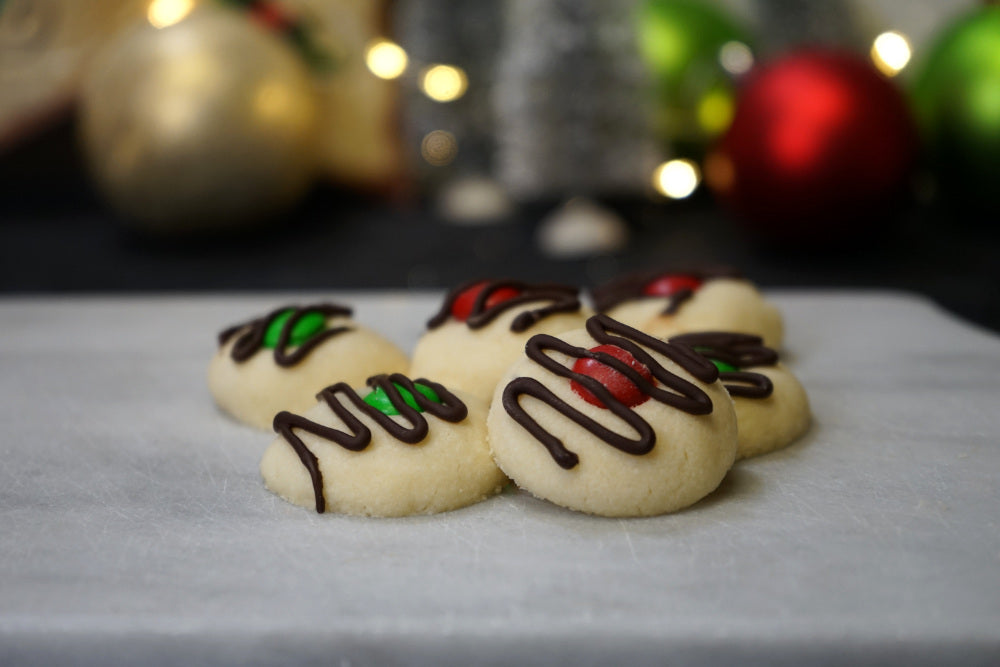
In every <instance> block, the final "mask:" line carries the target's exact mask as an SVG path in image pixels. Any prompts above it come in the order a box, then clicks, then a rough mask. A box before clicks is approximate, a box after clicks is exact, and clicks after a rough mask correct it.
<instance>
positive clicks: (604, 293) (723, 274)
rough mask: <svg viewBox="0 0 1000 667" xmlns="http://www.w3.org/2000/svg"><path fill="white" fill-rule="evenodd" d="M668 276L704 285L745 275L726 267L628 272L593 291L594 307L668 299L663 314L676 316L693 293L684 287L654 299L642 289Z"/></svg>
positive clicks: (605, 309)
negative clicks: (679, 277) (688, 279)
mask: <svg viewBox="0 0 1000 667" xmlns="http://www.w3.org/2000/svg"><path fill="white" fill-rule="evenodd" d="M667 275H679V276H690V277H692V278H696V279H698V280H700V281H702V282H708V281H709V280H715V279H717V278H741V277H742V275H741V274H740V273H739V272H738V271H736V270H735V269H731V268H727V267H711V268H704V267H703V268H691V269H677V270H672V269H660V270H653V271H637V272H635V273H629V274H626V275H624V276H621V277H620V278H617V279H615V280H612V281H610V282H608V283H605V284H604V285H601V286H599V287H595V288H593V289H592V290H591V291H590V295H591V298H592V299H593V301H594V308H596V309H597V311H598V312H602V313H603V312H605V311H607V310H611V309H612V308H614V307H615V306H617V305H619V304H621V303H624V302H625V301H631V300H632V299H662V298H666V299H667V305H666V307H665V308H664V310H663V314H664V315H673V314H675V313H676V312H677V311H678V309H680V307H681V306H682V305H684V303H685V302H686V301H687V300H688V299H690V298H691V297H692V296H694V290H692V289H689V288H684V289H680V290H677V291H676V292H674V293H673V294H671V295H670V296H669V297H662V296H654V295H650V294H646V293H645V292H643V290H644V289H645V288H646V286H647V285H649V284H650V283H652V282H653V281H655V280H656V279H657V278H661V277H663V276H667Z"/></svg>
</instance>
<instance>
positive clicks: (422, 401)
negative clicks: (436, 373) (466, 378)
mask: <svg viewBox="0 0 1000 667" xmlns="http://www.w3.org/2000/svg"><path fill="white" fill-rule="evenodd" d="M416 382H418V383H420V384H422V385H425V386H427V387H430V388H431V389H432V390H433V391H434V393H436V394H437V395H438V398H440V399H441V403H436V402H434V401H433V400H431V399H429V398H427V397H426V396H424V395H423V394H422V393H421V392H419V391H417V390H416V389H415V388H414V384H415V383H414V382H413V381H411V380H410V379H409V378H408V377H406V376H405V375H402V374H401V373H393V374H391V375H387V374H382V375H374V376H372V377H370V378H368V381H367V384H368V386H369V387H372V388H378V389H382V391H384V392H385V394H386V396H387V397H388V398H389V401H390V402H391V403H392V405H393V407H395V408H396V410H397V411H398V412H399V417H401V418H402V420H403V421H404V422H405V423H399V422H398V421H396V420H395V419H393V418H392V417H390V416H388V415H386V414H383V413H382V412H380V411H379V410H378V409H377V408H374V407H372V406H371V405H368V404H367V403H365V399H364V398H362V397H361V396H359V395H358V393H357V392H356V391H354V389H353V388H351V386H350V385H348V384H347V383H344V382H338V383H337V384H334V385H331V386H329V387H327V388H326V389H324V390H323V391H321V392H320V393H319V394H318V395H317V398H319V399H320V400H322V401H326V404H327V405H328V406H330V409H331V410H333V413H334V414H335V415H337V416H338V417H340V419H341V420H342V421H343V422H344V424H345V425H346V426H347V429H348V430H347V431H341V430H339V429H336V428H331V427H329V426H324V425H323V424H317V423H316V422H314V421H312V420H310V419H306V418H305V417H303V416H301V415H296V414H293V413H291V412H287V411H284V412H279V413H278V414H277V415H275V416H274V430H275V432H276V433H277V434H278V435H280V436H281V437H282V438H284V439H285V442H287V443H288V444H289V445H291V447H292V449H294V450H295V453H296V454H298V456H299V460H300V461H302V465H304V466H305V467H306V470H307V471H309V477H310V478H311V479H312V485H313V493H314V494H315V496H316V511H317V512H319V513H320V514H322V513H323V512H324V511H326V497H325V495H324V494H323V472H322V471H321V470H320V469H319V459H317V458H316V455H315V454H313V453H312V451H310V450H309V448H308V447H306V444H305V443H304V442H302V439H301V438H300V437H299V436H297V435H295V429H301V430H303V431H305V432H307V433H312V434H313V435H316V436H319V437H320V438H324V439H326V440H329V441H331V442H335V443H337V444H338V445H340V446H341V447H343V448H344V449H348V450H350V451H352V452H360V451H362V450H364V449H365V448H366V447H367V446H368V445H369V444H370V443H371V438H372V433H371V430H370V429H369V428H368V427H367V426H365V425H364V423H362V422H361V420H360V419H358V417H357V416H356V415H355V414H354V413H353V412H351V411H350V410H349V409H348V408H347V407H346V406H345V405H344V404H343V403H342V402H341V400H340V396H346V397H347V399H348V400H349V401H350V402H351V403H352V404H354V407H355V408H357V409H358V410H360V411H361V412H363V413H364V414H365V415H367V416H368V417H370V418H371V419H373V420H375V422H376V423H377V424H378V425H379V426H381V427H382V428H383V429H385V431H386V432H387V433H389V435H391V436H392V437H394V438H396V439H397V440H399V441H400V442H404V443H406V444H409V445H416V444H418V443H419V442H421V441H422V440H423V439H424V438H426V437H427V432H428V426H427V420H426V419H425V418H424V416H423V415H422V414H421V413H420V412H419V411H418V410H416V409H414V408H412V407H410V406H409V405H407V404H406V401H405V400H404V399H403V397H402V395H401V394H400V392H399V388H398V387H396V385H397V384H398V385H400V386H402V387H403V388H404V389H406V390H407V391H408V392H410V394H412V396H413V400H414V401H415V402H416V403H417V405H418V406H419V407H420V408H422V409H423V411H424V412H429V413H431V414H432V415H435V416H436V417H440V418H441V419H443V420H445V421H448V422H452V423H454V422H460V421H462V420H463V419H465V418H466V416H467V415H468V414H469V410H468V408H466V407H465V403H463V402H462V401H461V400H460V399H459V398H458V397H457V396H455V395H454V394H452V393H451V392H450V391H448V390H447V389H445V388H444V387H443V386H442V385H440V384H438V383H436V382H431V381H430V380H425V379H419V380H416Z"/></svg>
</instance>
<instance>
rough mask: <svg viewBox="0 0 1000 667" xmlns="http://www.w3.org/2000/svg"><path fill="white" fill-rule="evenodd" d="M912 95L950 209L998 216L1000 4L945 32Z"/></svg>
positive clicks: (920, 72)
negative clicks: (977, 210) (955, 207)
mask: <svg viewBox="0 0 1000 667" xmlns="http://www.w3.org/2000/svg"><path fill="white" fill-rule="evenodd" d="M912 93H913V104H914V110H915V114H916V117H917V121H918V122H919V124H920V129H921V131H922V134H923V137H922V138H923V143H924V146H925V148H926V152H927V159H928V164H929V167H930V169H931V171H932V173H933V174H934V177H935V179H936V181H937V184H938V185H939V187H940V189H941V190H942V191H943V193H944V195H945V196H946V197H947V198H949V199H950V200H951V202H950V203H952V204H959V205H965V206H967V207H969V208H984V209H988V210H993V211H996V210H1000V198H998V197H996V195H995V194H994V191H995V189H996V179H997V174H998V173H1000V6H989V7H982V8H980V9H978V10H976V11H973V12H971V13H969V14H966V15H965V16H963V17H962V18H961V19H959V20H958V21H957V22H956V23H954V24H953V25H951V26H950V27H949V28H947V29H946V30H945V31H944V32H943V33H942V34H941V35H940V36H939V37H938V38H937V40H936V41H935V42H934V44H933V45H932V47H931V50H930V51H929V52H928V54H927V57H926V59H925V61H924V62H923V63H922V65H921V67H920V69H919V70H918V72H917V75H916V78H915V80H914V85H913V89H912Z"/></svg>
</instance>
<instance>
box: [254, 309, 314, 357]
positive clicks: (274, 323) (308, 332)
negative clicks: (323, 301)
mask: <svg viewBox="0 0 1000 667" xmlns="http://www.w3.org/2000/svg"><path fill="white" fill-rule="evenodd" d="M294 314H295V310H294V309H292V308H289V309H288V310H284V311H282V312H281V313H280V314H279V315H278V316H277V317H275V318H274V319H273V320H271V323H270V324H268V325H267V331H265V332H264V347H268V348H275V347H278V340H279V339H280V338H281V332H282V331H283V330H284V328H285V326H286V325H287V324H288V320H289V319H291V317H292V315H294ZM325 330H326V317H325V316H324V315H323V314H322V313H319V312H316V311H311V312H307V313H305V314H304V315H302V317H300V318H299V319H298V321H297V322H296V323H295V326H293V327H292V332H291V335H290V336H289V337H288V344H289V345H293V346H294V345H301V344H302V343H304V342H306V341H307V340H309V339H310V338H312V337H313V336H315V335H316V334H318V333H322V332H323V331H325Z"/></svg>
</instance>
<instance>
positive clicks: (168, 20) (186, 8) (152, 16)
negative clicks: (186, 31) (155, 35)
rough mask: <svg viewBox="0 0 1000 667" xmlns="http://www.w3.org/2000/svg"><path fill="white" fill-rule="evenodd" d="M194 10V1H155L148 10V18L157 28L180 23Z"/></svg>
mask: <svg viewBox="0 0 1000 667" xmlns="http://www.w3.org/2000/svg"><path fill="white" fill-rule="evenodd" d="M192 9H194V0H153V1H152V2H151V3H149V7H148V8H147V9H146V18H147V19H149V22H150V23H151V24H152V25H153V27H155V28H166V27H167V26H171V25H173V24H175V23H179V22H180V21H182V20H183V19H184V17H185V16H187V15H188V14H190V13H191V10H192Z"/></svg>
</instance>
